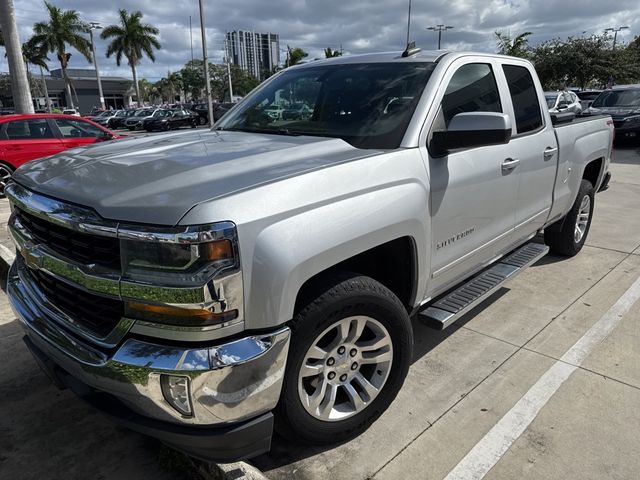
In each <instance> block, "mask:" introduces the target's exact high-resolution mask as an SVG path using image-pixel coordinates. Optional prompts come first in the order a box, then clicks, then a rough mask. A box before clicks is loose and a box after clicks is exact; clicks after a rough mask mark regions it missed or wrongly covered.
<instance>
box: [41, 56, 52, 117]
mask: <svg viewBox="0 0 640 480" xmlns="http://www.w3.org/2000/svg"><path fill="white" fill-rule="evenodd" d="M40 78H41V79H42V88H43V89H44V99H45V102H47V112H48V113H51V99H50V98H49V89H48V88H47V81H46V80H45V78H44V70H43V69H42V67H40Z"/></svg>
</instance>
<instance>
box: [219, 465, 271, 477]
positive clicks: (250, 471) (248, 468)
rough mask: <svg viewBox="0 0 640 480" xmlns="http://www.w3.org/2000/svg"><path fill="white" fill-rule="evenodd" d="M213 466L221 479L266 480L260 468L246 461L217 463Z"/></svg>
mask: <svg viewBox="0 0 640 480" xmlns="http://www.w3.org/2000/svg"><path fill="white" fill-rule="evenodd" d="M215 467H216V469H217V470H218V472H219V475H220V477H219V478H221V479H223V480H268V479H267V477H265V476H264V475H263V474H262V472H261V471H260V470H258V469H257V468H256V467H254V466H252V465H249V464H248V463H246V462H236V463H219V464H216V466H215Z"/></svg>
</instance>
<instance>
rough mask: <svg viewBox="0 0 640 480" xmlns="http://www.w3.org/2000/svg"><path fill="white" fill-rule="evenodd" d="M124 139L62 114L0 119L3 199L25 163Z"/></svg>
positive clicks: (0, 167)
mask: <svg viewBox="0 0 640 480" xmlns="http://www.w3.org/2000/svg"><path fill="white" fill-rule="evenodd" d="M117 138H122V137H121V136H120V135H118V134H117V133H113V132H111V131H109V130H107V129H106V128H104V127H103V126H101V125H98V124H96V123H94V122H92V121H90V120H87V119H85V118H81V117H76V116H73V115H63V114H55V113H52V114H49V113H47V114H33V115H3V116H2V117H0V195H4V187H5V185H6V182H7V181H8V180H9V178H10V177H11V174H12V173H13V171H14V170H15V169H16V168H18V167H19V166H20V165H22V164H23V163H26V162H28V161H30V160H35V159H38V158H42V157H47V156H49V155H53V154H55V153H59V152H62V151H63V150H67V149H69V148H75V147H82V146H85V145H88V144H91V143H96V142H103V141H106V140H113V139H117Z"/></svg>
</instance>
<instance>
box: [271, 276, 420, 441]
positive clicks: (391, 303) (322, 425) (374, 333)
mask: <svg viewBox="0 0 640 480" xmlns="http://www.w3.org/2000/svg"><path fill="white" fill-rule="evenodd" d="M310 291H311V292H313V293H311V294H310V295H308V298H307V300H306V301H302V302H300V303H301V305H300V308H299V309H298V311H297V313H296V314H295V315H294V318H293V320H292V322H291V331H292V333H291V344H290V348H289V355H288V359H287V369H286V373H285V378H284V382H283V387H282V394H281V397H280V401H279V403H278V406H277V407H276V411H275V419H276V429H277V431H278V432H279V433H280V434H281V435H283V436H285V437H286V438H289V439H290V440H292V441H296V442H302V443H306V444H312V445H322V444H327V443H336V442H341V441H345V440H348V439H350V438H353V437H356V436H358V435H360V434H361V433H362V432H364V431H365V430H366V429H367V428H369V426H370V425H371V424H372V423H373V422H374V421H375V420H376V419H377V418H378V417H379V416H380V415H381V414H382V413H383V412H384V411H385V410H386V409H387V408H388V407H389V405H390V404H391V402H393V400H394V399H395V397H396V395H397V394H398V391H399V390H400V387H402V384H403V382H404V379H405V377H406V375H407V371H408V370H409V365H410V363H411V358H412V349H413V333H412V328H411V322H410V321H409V316H408V315H407V311H406V310H405V308H404V306H403V305H402V303H401V302H400V300H399V299H398V298H397V297H396V296H395V295H394V294H393V293H392V292H391V291H390V290H389V289H388V288H386V287H385V286H384V285H382V284H381V283H379V282H377V281H375V280H373V279H372V278H369V277H365V276H361V275H357V274H354V273H348V272H343V273H334V274H332V275H331V276H325V277H323V278H321V279H319V281H318V282H316V284H315V287H313V288H311V290H310ZM342 324H344V325H348V326H349V328H348V329H347V330H342V331H344V332H348V335H346V337H347V339H348V340H347V341H346V342H344V341H343V342H342V343H341V340H340V338H339V337H340V334H339V332H340V331H341V330H340V328H339V325H342ZM361 325H362V327H360V326H361ZM359 328H361V331H360V335H359V336H358V334H357V332H358V329H359ZM342 338H344V335H343V337H342ZM385 342H386V343H385ZM367 343H369V344H370V345H369V349H368V351H366V349H367V346H366V345H367ZM372 343H373V344H377V345H381V344H383V346H382V347H378V348H373V347H372V346H371V344H372ZM312 347H313V349H312ZM315 347H319V348H320V347H321V348H323V349H326V350H320V349H315ZM360 349H362V350H360ZM311 352H313V353H311ZM318 352H321V353H320V354H319V356H318V355H317V354H318ZM310 354H311V356H318V358H317V359H310V357H309V355H310ZM325 354H326V355H325ZM334 357H335V358H334ZM374 358H375V359H378V360H380V362H379V363H377V364H376V363H375V361H376V360H374ZM360 361H361V362H362V363H361V364H358V362H360ZM330 362H333V363H330ZM371 362H374V363H371ZM311 363H313V365H312V366H311V367H308V366H309V365H310V364H311ZM354 364H356V366H357V368H354ZM303 365H304V366H305V371H304V374H303V375H302V376H301V370H302V367H303ZM309 369H311V370H313V372H314V373H313V374H309V373H308V372H309ZM315 372H319V373H315ZM332 374H333V379H332V380H330V379H331V378H332V377H331V375H332ZM347 376H348V377H347ZM356 377H357V378H356ZM362 378H365V379H367V382H368V387H371V386H375V387H376V390H369V389H368V388H365V387H364V385H367V384H366V383H361V379H362ZM322 384H324V385H325V389H324V390H323V389H322V388H323V387H322V386H321V385H322ZM336 384H340V385H336ZM346 384H349V385H350V389H349V390H348V389H347V388H348V387H347V386H346ZM367 391H370V392H372V394H371V395H369V394H367ZM333 392H336V393H335V394H333V398H334V401H335V403H331V402H330V399H331V397H332V393H333ZM349 392H351V393H349ZM354 393H355V395H357V398H359V402H358V403H359V405H358V404H357V403H356V399H355V398H354ZM313 394H317V398H318V399H320V402H318V403H319V405H318V407H317V408H314V407H312V406H310V403H311V400H312V399H313V398H314V397H313ZM305 399H306V400H308V401H306V402H305ZM303 402H304V403H303ZM323 404H324V408H323ZM329 405H331V406H332V407H336V406H337V407H338V408H337V409H336V408H329ZM340 409H342V410H340ZM312 412H313V413H312ZM323 412H324V413H323Z"/></svg>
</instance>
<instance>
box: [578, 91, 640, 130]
mask: <svg viewBox="0 0 640 480" xmlns="http://www.w3.org/2000/svg"><path fill="white" fill-rule="evenodd" d="M585 113H587V114H589V115H602V114H605V115H611V118H612V119H613V125H614V127H615V132H616V138H617V139H628V140H630V139H638V138H640V85H629V86H619V87H614V88H613V89H610V90H604V91H603V92H601V93H600V94H599V95H598V96H597V97H596V99H595V100H593V103H591V106H590V107H589V108H588V109H587V110H586V112H585Z"/></svg>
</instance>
